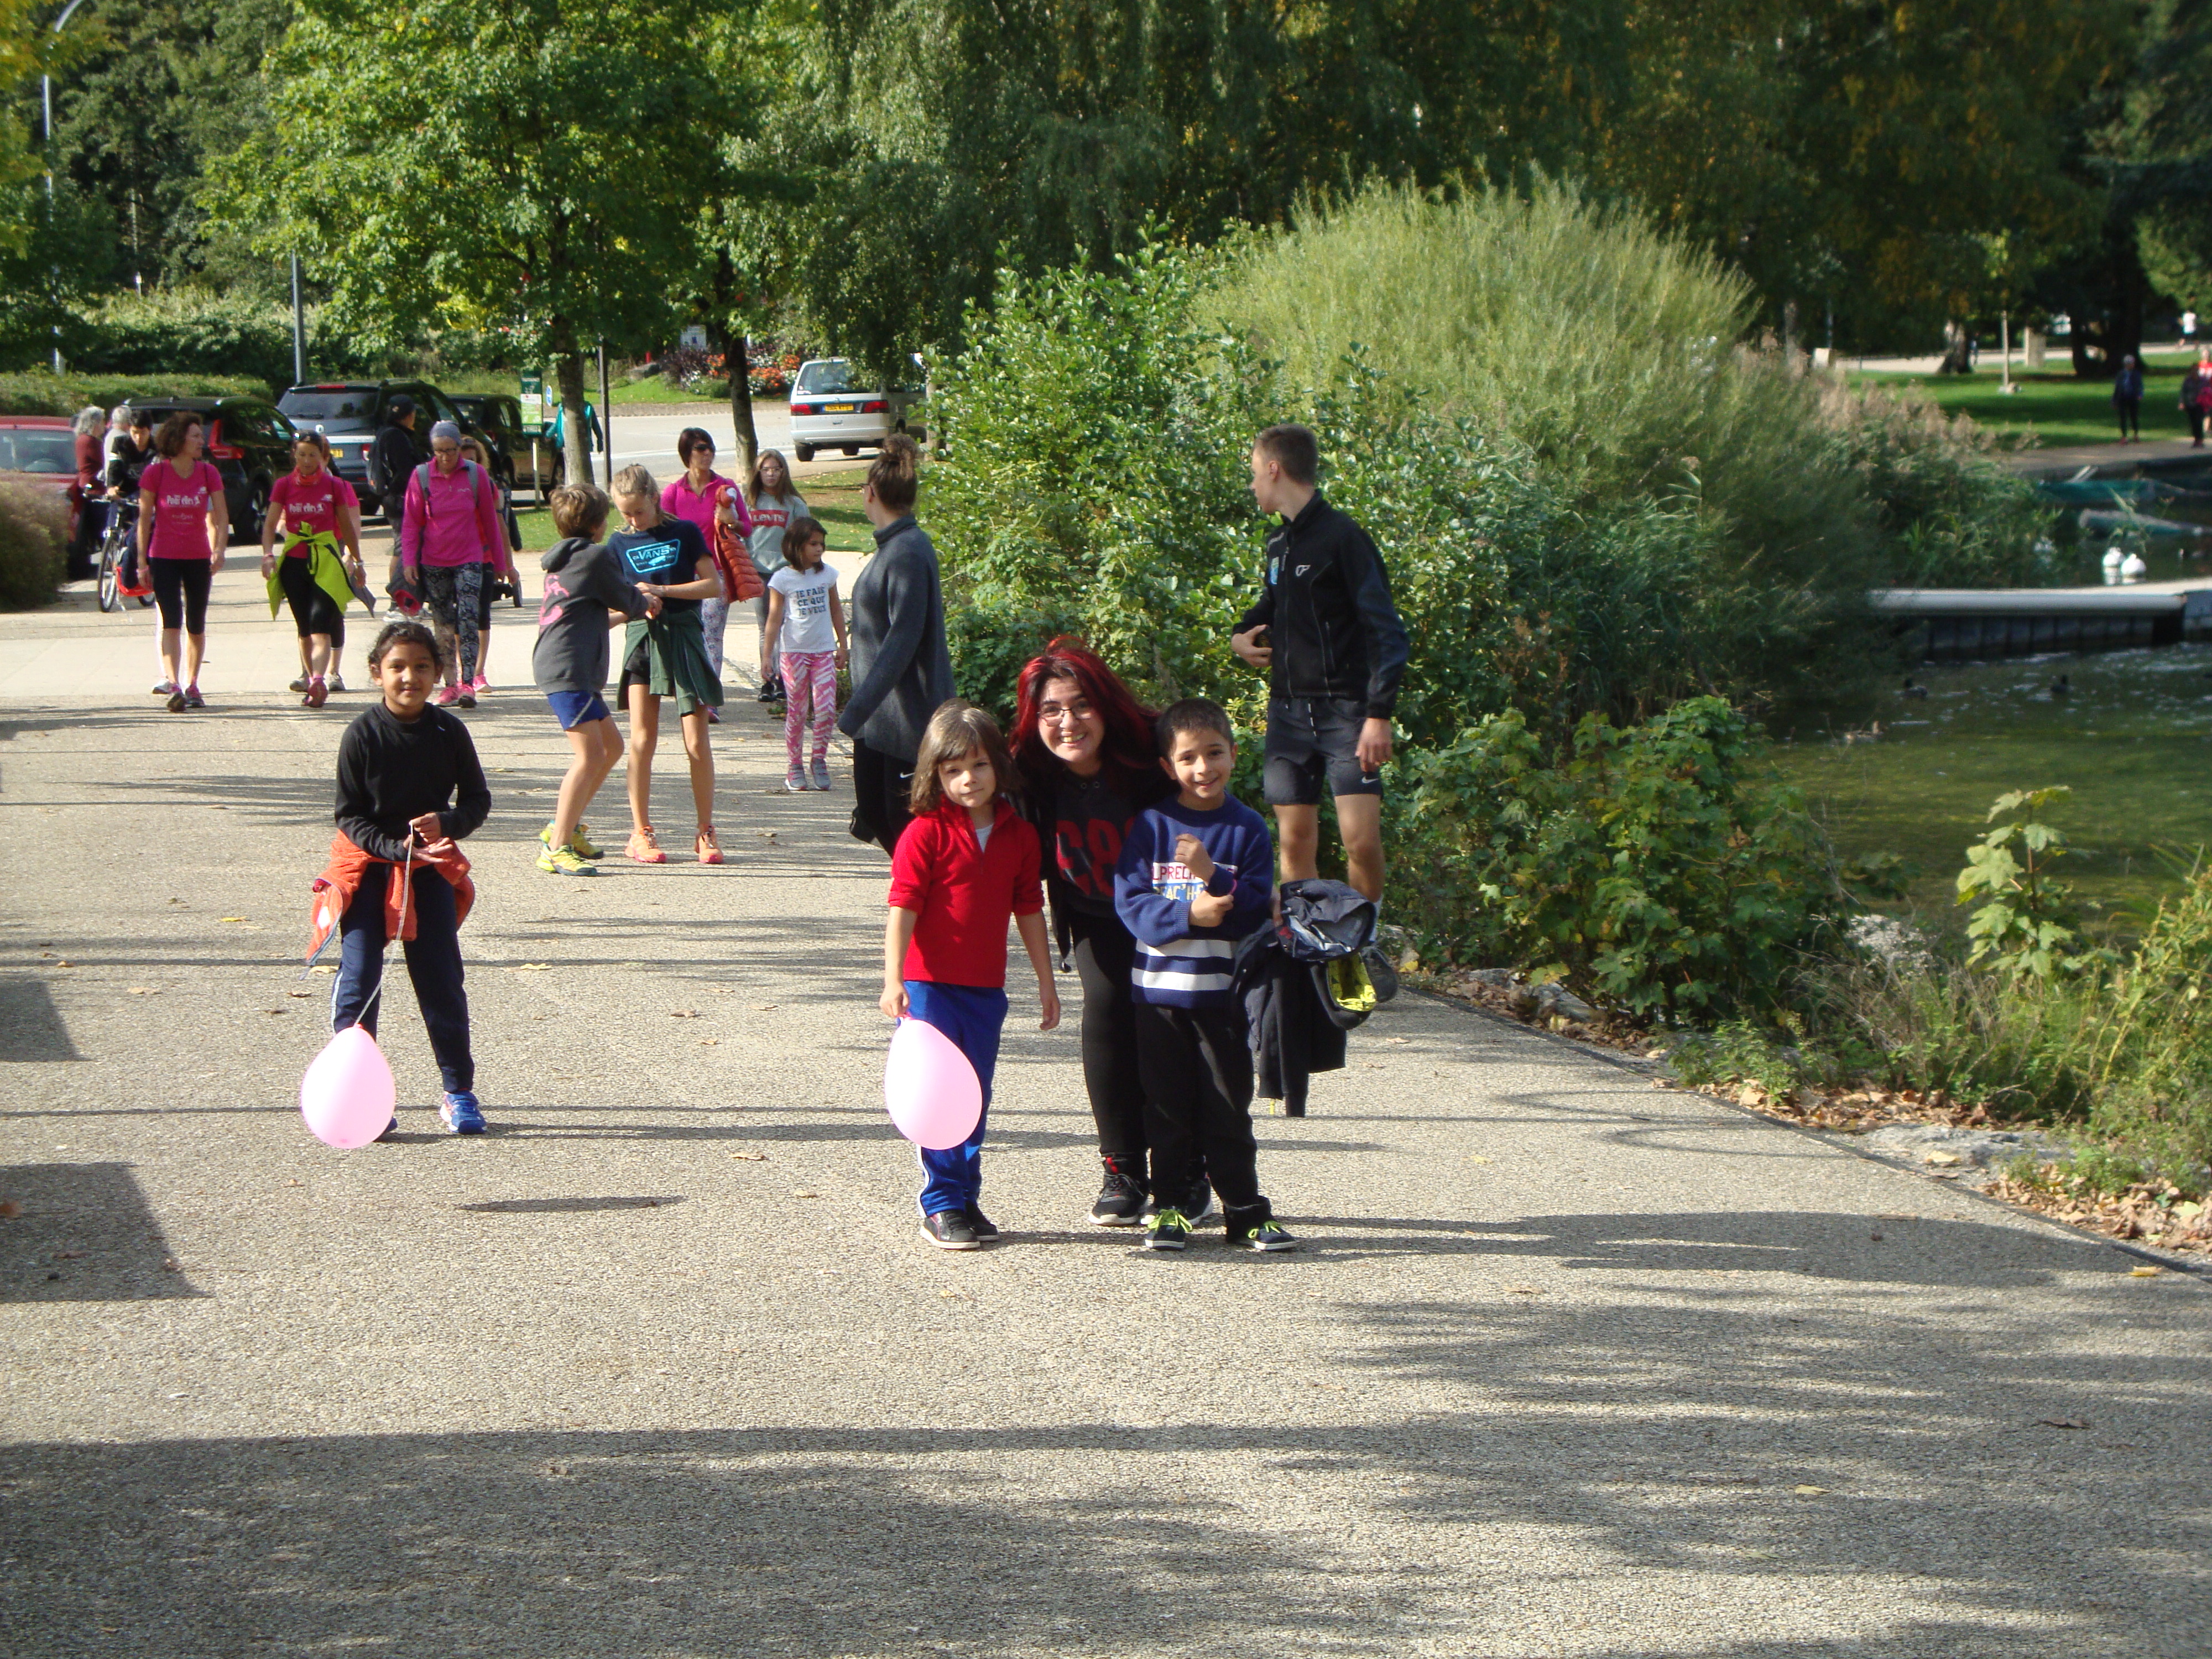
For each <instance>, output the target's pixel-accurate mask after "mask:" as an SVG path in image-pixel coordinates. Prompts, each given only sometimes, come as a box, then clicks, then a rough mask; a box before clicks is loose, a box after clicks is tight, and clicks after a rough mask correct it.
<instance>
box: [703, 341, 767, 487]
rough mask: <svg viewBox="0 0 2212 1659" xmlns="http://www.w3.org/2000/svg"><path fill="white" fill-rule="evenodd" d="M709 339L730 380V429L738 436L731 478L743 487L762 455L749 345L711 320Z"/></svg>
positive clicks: (733, 454)
mask: <svg viewBox="0 0 2212 1659" xmlns="http://www.w3.org/2000/svg"><path fill="white" fill-rule="evenodd" d="M707 337H708V342H709V343H712V344H713V345H714V347H715V348H716V349H719V350H720V352H721V354H722V368H723V371H724V372H725V373H726V374H728V376H729V377H730V427H731V429H732V431H733V432H734V433H735V434H736V435H737V437H736V441H735V444H734V446H733V447H732V453H731V458H730V476H731V477H733V478H735V479H737V481H738V483H744V481H745V480H746V479H747V478H749V477H751V476H752V471H753V462H754V461H755V460H756V459H758V458H759V455H760V433H759V432H758V430H757V429H756V428H755V427H754V425H753V383H752V373H751V362H750V359H751V349H750V342H749V341H748V340H747V339H746V338H745V337H744V335H743V334H741V333H740V334H732V333H731V332H730V331H728V330H727V329H726V328H724V327H723V326H722V325H721V324H720V322H719V321H712V320H710V321H709V322H708V325H707Z"/></svg>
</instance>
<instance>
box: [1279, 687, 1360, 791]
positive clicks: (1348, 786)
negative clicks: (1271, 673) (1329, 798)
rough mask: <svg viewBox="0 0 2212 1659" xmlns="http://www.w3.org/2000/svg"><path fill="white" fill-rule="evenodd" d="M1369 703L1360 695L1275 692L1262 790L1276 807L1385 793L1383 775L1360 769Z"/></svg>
mask: <svg viewBox="0 0 2212 1659" xmlns="http://www.w3.org/2000/svg"><path fill="white" fill-rule="evenodd" d="M1366 723H1367V705H1366V704H1365V703H1364V702H1361V701H1359V699H1358V698H1357V697H1348V698H1334V697H1271V698H1269V699H1268V702H1267V766H1266V768H1265V769H1264V770H1263V771H1262V773H1261V793H1263V794H1265V795H1266V797H1267V805H1270V806H1318V805H1321V794H1322V782H1323V781H1324V780H1326V781H1327V782H1328V793H1330V794H1332V795H1379V794H1381V793H1383V775H1382V774H1381V773H1380V772H1363V771H1362V770H1360V768H1359V729H1360V727H1361V726H1364V725H1365V724H1366Z"/></svg>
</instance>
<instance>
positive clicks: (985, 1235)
mask: <svg viewBox="0 0 2212 1659" xmlns="http://www.w3.org/2000/svg"><path fill="white" fill-rule="evenodd" d="M961 1214H962V1215H963V1216H965V1217H966V1218H968V1231H969V1232H971V1233H973V1234H975V1241H976V1243H979V1244H995V1243H998V1242H999V1228H998V1224H997V1223H995V1222H994V1221H993V1220H992V1219H991V1218H990V1217H988V1216H987V1215H985V1214H984V1213H983V1206H981V1205H980V1204H970V1205H969V1206H968V1207H967V1208H966V1209H964V1210H963V1211H962V1212H961Z"/></svg>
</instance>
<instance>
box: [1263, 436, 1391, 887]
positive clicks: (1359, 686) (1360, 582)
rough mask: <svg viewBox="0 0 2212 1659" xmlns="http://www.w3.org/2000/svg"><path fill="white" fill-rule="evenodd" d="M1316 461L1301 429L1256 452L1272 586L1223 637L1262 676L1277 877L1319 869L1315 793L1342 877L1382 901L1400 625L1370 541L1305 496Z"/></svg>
mask: <svg viewBox="0 0 2212 1659" xmlns="http://www.w3.org/2000/svg"><path fill="white" fill-rule="evenodd" d="M1319 465H1320V455H1319V452H1318V447H1317V446H1316V443H1315V441H1314V435H1313V434H1312V433H1311V432H1310V431H1308V430H1307V429H1306V428H1304V427H1302V426H1271V427H1269V428H1267V430H1266V431H1265V432H1262V433H1261V435H1260V436H1259V438H1258V439H1257V440H1256V441H1255V442H1254V444H1253V446H1252V496H1253V499H1254V500H1255V501H1257V502H1258V503H1259V504H1260V510H1261V512H1263V513H1275V514H1278V515H1279V516H1280V518H1281V520H1282V522H1281V524H1280V525H1279V526H1278V527H1277V528H1276V529H1275V531H1274V532H1273V533H1272V534H1270V535H1269V536H1268V538H1267V587H1266V590H1265V591H1264V592H1262V593H1261V596H1260V602H1259V603H1258V604H1257V605H1254V606H1253V607H1252V608H1251V609H1250V610H1249V611H1246V612H1245V613H1244V617H1243V620H1242V621H1241V622H1239V623H1237V630H1236V632H1235V633H1234V634H1233V635H1231V639H1230V645H1231V648H1232V649H1234V650H1235V651H1236V653H1237V655H1238V656H1240V657H1242V658H1243V659H1244V660H1245V661H1246V662H1249V663H1250V664H1251V665H1253V666H1254V667H1255V668H1265V669H1266V670H1267V675H1268V688H1267V690H1268V696H1267V768H1266V771H1265V773H1264V779H1265V783H1264V787H1265V792H1266V794H1267V804H1268V805H1270V806H1272V807H1273V808H1274V809H1275V822H1276V824H1277V826H1278V828H1279V829H1280V831H1281V836H1282V866H1283V879H1284V880H1285V881H1296V880H1298V879H1300V878H1305V877H1310V876H1312V875H1314V874H1316V873H1317V872H1316V856H1317V854H1318V853H1319V851H1320V845H1321V791H1322V783H1323V782H1324V781H1326V782H1327V783H1328V789H1329V793H1331V794H1332V795H1334V797H1335V798H1336V823H1337V828H1338V829H1339V831H1340V833H1341V834H1342V835H1343V836H1344V855H1345V865H1346V876H1347V878H1348V879H1349V880H1350V882H1351V884H1352V886H1354V887H1356V888H1358V890H1360V891H1361V892H1362V893H1364V894H1365V895H1366V896H1368V897H1369V898H1370V899H1380V898H1381V897H1382V896H1383V776H1382V769H1383V763H1385V762H1386V761H1388V760H1389V758H1390V750H1391V743H1392V738H1391V732H1390V720H1391V716H1392V714H1394V713H1395V710H1396V708H1397V705H1398V682H1399V680H1400V679H1401V678H1402V677H1403V676H1404V674H1405V671H1406V653H1407V641H1406V624H1405V623H1403V622H1402V621H1401V620H1400V619H1399V616H1398V608H1397V606H1395V605H1393V604H1392V603H1391V602H1390V579H1389V574H1388V573H1387V572H1386V571H1385V570H1384V569H1383V558H1382V556H1381V555H1380V554H1379V553H1377V552H1376V550H1375V544H1374V543H1373V542H1371V541H1370V540H1369V539H1368V538H1367V532H1365V531H1364V530H1362V529H1361V528H1360V527H1359V526H1358V525H1356V524H1354V523H1353V522H1352V520H1350V519H1347V518H1346V517H1345V515H1344V514H1343V513H1340V512H1338V511H1337V510H1336V509H1335V508H1334V507H1331V506H1330V505H1329V504H1328V502H1327V501H1324V500H1323V499H1322V495H1321V493H1320V491H1319V490H1317V489H1316V488H1315V487H1314V479H1315V477H1316V473H1317V471H1318V470H1319Z"/></svg>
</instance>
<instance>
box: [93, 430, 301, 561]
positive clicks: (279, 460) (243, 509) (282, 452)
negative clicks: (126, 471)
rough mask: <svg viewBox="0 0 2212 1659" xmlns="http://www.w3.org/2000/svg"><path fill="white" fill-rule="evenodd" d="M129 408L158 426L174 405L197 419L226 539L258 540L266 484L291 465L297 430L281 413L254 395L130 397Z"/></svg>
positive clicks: (266, 503)
mask: <svg viewBox="0 0 2212 1659" xmlns="http://www.w3.org/2000/svg"><path fill="white" fill-rule="evenodd" d="M131 408H132V409H134V410H141V411H143V413H144V415H145V416H146V418H147V423H148V424H149V426H155V427H158V426H160V425H161V422H163V421H165V420H167V419H168V417H169V416H172V415H173V414H175V413H176V412H177V411H178V410H180V409H185V410H191V412H192V413H193V414H195V415H197V416H201V417H202V418H203V420H204V422H206V428H207V429H206V433H205V437H206V439H207V459H209V460H210V461H212V462H214V463H215V468H216V471H218V472H220V473H222V495H223V500H224V501H225V502H226V503H227V504H228V507H229V508H230V538H231V540H233V541H234V542H258V541H259V540H260V539H261V519H262V515H263V514H264V513H266V512H267V511H268V510H269V487H270V485H271V484H273V483H276V480H277V479H278V478H280V477H283V475H284V474H285V473H287V472H289V471H291V470H292V443H293V441H294V439H295V438H296V437H297V436H298V434H297V433H295V431H294V430H293V428H292V422H289V421H288V420H286V419H285V418H284V416H283V412H282V411H281V410H274V409H271V408H270V407H269V405H268V404H264V403H263V402H261V401H260V400H259V399H258V398H132V399H131Z"/></svg>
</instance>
